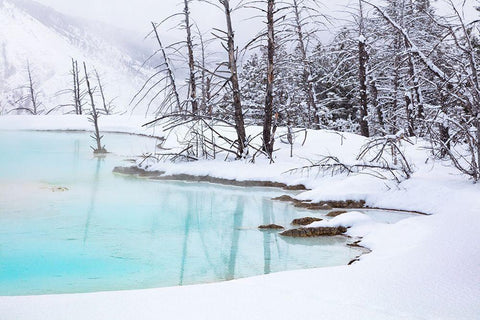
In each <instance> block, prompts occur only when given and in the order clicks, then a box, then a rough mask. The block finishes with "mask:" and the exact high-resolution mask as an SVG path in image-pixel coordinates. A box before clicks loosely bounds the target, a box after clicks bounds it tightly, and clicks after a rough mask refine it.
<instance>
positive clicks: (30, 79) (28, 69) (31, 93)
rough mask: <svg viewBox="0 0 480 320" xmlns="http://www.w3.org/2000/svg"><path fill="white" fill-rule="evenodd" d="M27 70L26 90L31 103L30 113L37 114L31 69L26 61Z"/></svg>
mask: <svg viewBox="0 0 480 320" xmlns="http://www.w3.org/2000/svg"><path fill="white" fill-rule="evenodd" d="M27 72H28V91H29V96H30V102H31V103H32V114H34V115H37V114H38V101H37V94H36V93H35V88H34V84H33V78H32V71H31V70H30V62H29V61H27Z"/></svg>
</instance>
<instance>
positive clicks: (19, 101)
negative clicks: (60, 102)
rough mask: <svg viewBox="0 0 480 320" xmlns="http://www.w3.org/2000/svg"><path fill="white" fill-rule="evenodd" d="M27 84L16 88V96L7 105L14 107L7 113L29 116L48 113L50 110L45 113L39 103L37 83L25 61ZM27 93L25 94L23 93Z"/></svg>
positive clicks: (28, 62) (41, 104)
mask: <svg viewBox="0 0 480 320" xmlns="http://www.w3.org/2000/svg"><path fill="white" fill-rule="evenodd" d="M26 73H27V83H26V85H24V86H22V87H20V88H18V89H17V90H18V92H17V96H16V97H15V98H14V100H12V101H10V102H9V103H10V104H11V105H12V106H13V107H14V108H13V109H11V110H10V111H9V112H13V111H20V112H21V111H26V112H27V113H29V114H31V115H40V114H44V113H50V112H51V111H52V110H53V109H52V110H49V111H47V110H46V109H45V107H44V105H43V103H42V102H41V101H40V92H39V91H38V90H37V87H38V85H37V83H36V81H35V80H34V76H33V70H32V67H31V65H30V61H28V60H27V65H26ZM24 90H26V91H27V93H25V92H24ZM54 109H55V108H54Z"/></svg>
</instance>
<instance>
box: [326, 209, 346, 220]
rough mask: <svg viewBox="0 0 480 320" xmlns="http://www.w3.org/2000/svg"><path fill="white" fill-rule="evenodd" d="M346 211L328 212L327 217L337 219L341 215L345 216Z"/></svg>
mask: <svg viewBox="0 0 480 320" xmlns="http://www.w3.org/2000/svg"><path fill="white" fill-rule="evenodd" d="M347 212H348V211H345V210H335V211H330V212H329V213H328V214H327V217H332V218H333V217H338V216H339V215H342V214H345V213H347Z"/></svg>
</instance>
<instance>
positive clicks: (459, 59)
mask: <svg viewBox="0 0 480 320" xmlns="http://www.w3.org/2000/svg"><path fill="white" fill-rule="evenodd" d="M361 1H363V2H364V3H367V4H369V5H370V6H372V7H373V8H374V9H375V10H376V11H377V12H378V13H380V15H381V16H382V17H383V18H384V19H385V20H386V21H387V22H388V23H389V24H390V25H391V26H392V27H393V28H394V29H395V30H396V31H397V32H398V33H399V34H401V35H402V36H403V38H404V41H405V43H406V44H407V45H408V47H409V48H410V52H411V53H412V55H413V56H415V57H416V58H417V59H418V60H419V61H420V62H421V63H422V64H423V65H424V66H425V67H426V69H427V70H428V71H429V72H431V74H432V75H433V76H434V77H435V78H436V80H437V81H440V82H441V83H442V85H441V86H440V88H441V89H442V90H445V93H446V94H448V95H450V96H452V97H454V98H455V99H456V100H457V101H458V102H459V103H460V104H461V105H463V106H464V113H460V115H458V114H455V113H450V114H449V115H448V116H447V117H446V118H444V119H443V121H447V122H448V123H449V126H450V127H451V128H454V129H455V131H456V132H455V133H453V134H452V135H451V136H450V139H451V142H453V141H456V142H457V144H458V145H457V146H456V147H452V146H450V148H449V147H448V145H447V144H446V143H445V142H444V141H442V140H444V139H442V138H440V139H434V141H436V143H438V144H439V145H440V149H441V150H442V152H446V153H447V154H448V155H449V157H450V160H451V161H452V163H453V164H454V166H455V167H456V168H457V169H458V170H459V171H460V172H462V173H464V174H466V175H468V176H470V177H471V178H472V179H473V180H474V181H475V182H477V181H479V180H480V81H479V76H478V61H477V59H478V56H477V55H476V49H475V48H474V46H473V44H472V38H471V37H472V33H471V32H470V31H469V28H471V27H472V26H469V25H467V23H465V21H464V19H463V15H462V13H461V12H460V11H459V9H457V6H456V5H455V4H454V3H453V2H452V1H449V4H450V8H451V11H452V12H453V17H452V20H453V22H452V21H445V22H442V21H438V20H436V19H435V18H433V17H432V19H433V20H434V21H436V23H437V25H438V26H441V27H442V28H444V29H445V30H446V31H447V36H446V37H444V38H443V39H442V41H446V40H447V39H449V40H450V44H451V45H452V46H454V47H455V48H456V53H455V55H456V56H455V57H454V58H453V59H451V60H450V61H452V65H451V66H448V65H445V64H444V65H443V66H442V68H440V67H439V66H437V64H436V63H435V62H434V61H432V60H431V59H430V58H429V55H428V54H427V53H425V52H423V51H422V50H420V49H419V47H418V46H417V45H416V44H415V43H414V41H413V40H412V38H411V37H410V34H409V33H408V31H407V30H406V29H405V28H403V27H402V26H401V25H399V24H398V23H397V22H395V21H394V20H393V19H392V18H391V17H390V16H389V15H388V14H387V13H386V12H385V11H384V10H382V8H380V7H379V6H377V5H375V4H372V3H371V2H369V1H366V0H361ZM463 5H465V3H463ZM472 23H473V25H477V24H478V23H480V22H479V20H475V21H473V22H472ZM430 132H434V130H430ZM435 136H437V137H438V136H441V135H434V137H435Z"/></svg>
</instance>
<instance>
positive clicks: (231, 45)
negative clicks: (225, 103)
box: [219, 0, 246, 157]
mask: <svg viewBox="0 0 480 320" xmlns="http://www.w3.org/2000/svg"><path fill="white" fill-rule="evenodd" d="M219 2H220V4H222V5H223V8H224V13H225V20H226V24H227V51H228V67H229V70H230V83H231V85H232V96H233V97H232V98H233V107H234V109H235V129H236V131H237V139H238V148H237V149H238V156H239V157H244V156H245V155H246V154H244V153H245V151H246V150H245V149H246V133H245V122H244V120H243V111H242V100H241V95H240V85H239V83H238V71H237V57H236V48H235V40H234V32H233V27H232V18H231V9H230V1H229V0H219Z"/></svg>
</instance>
